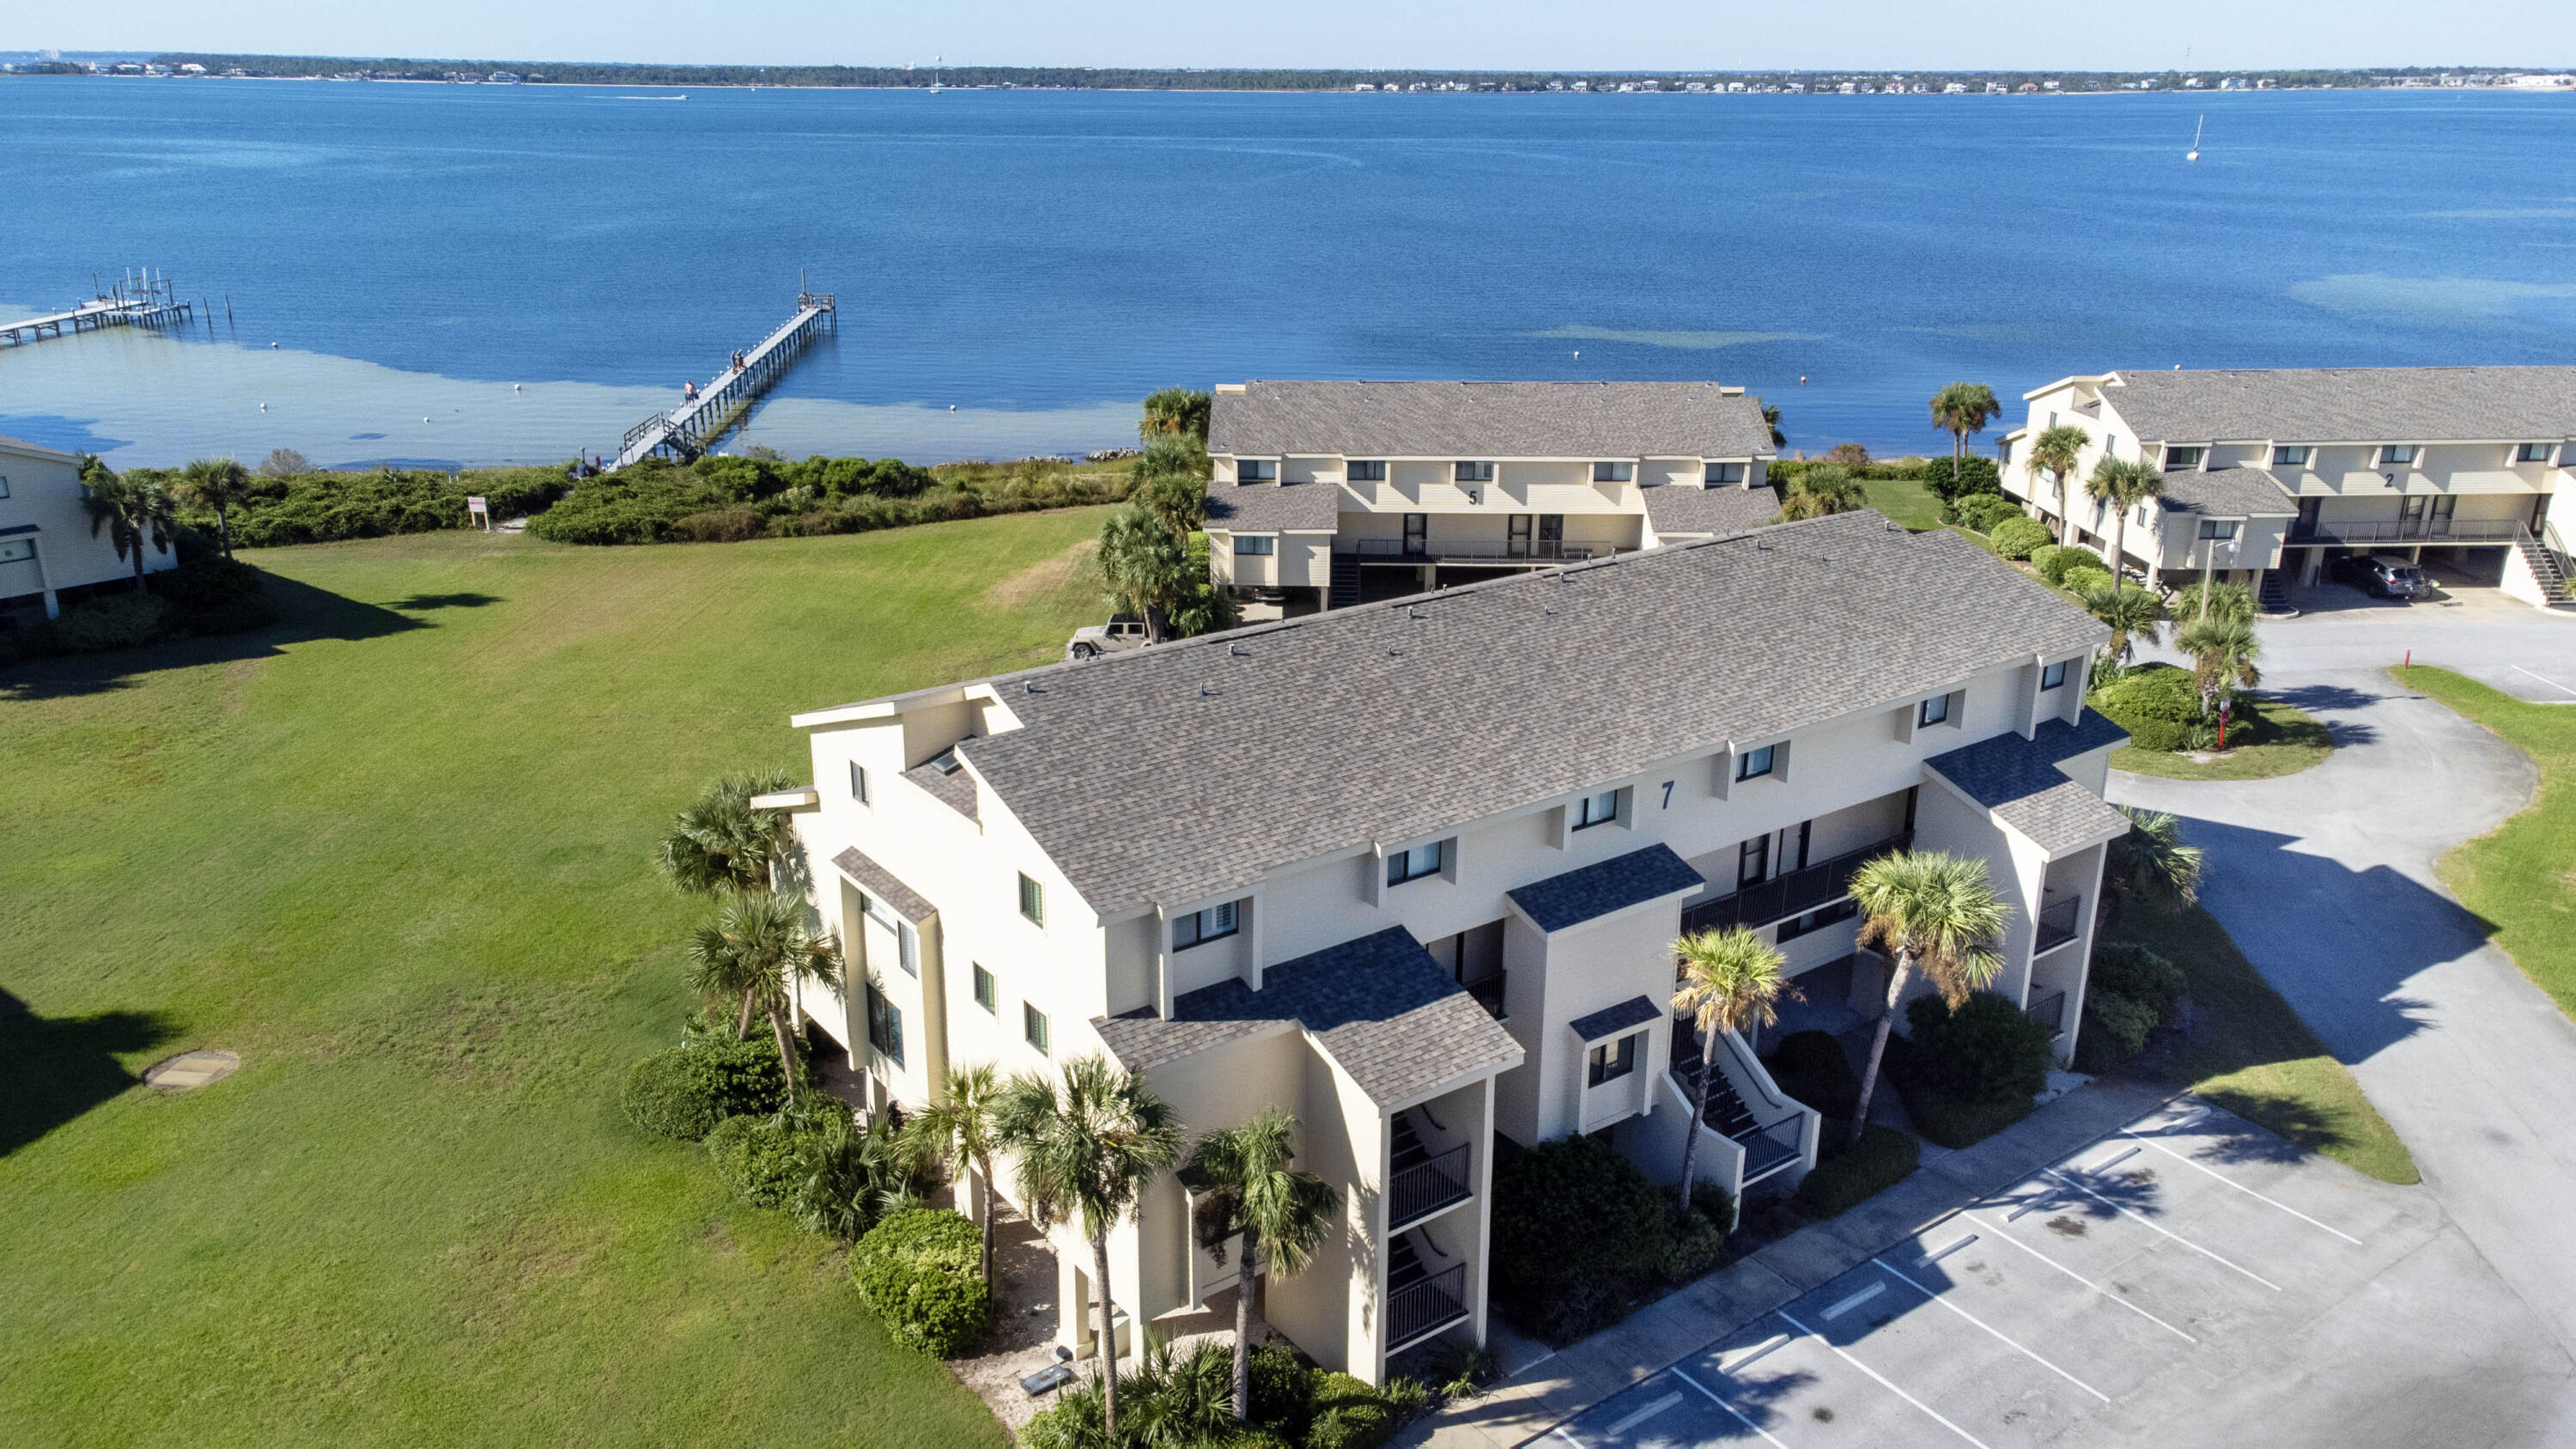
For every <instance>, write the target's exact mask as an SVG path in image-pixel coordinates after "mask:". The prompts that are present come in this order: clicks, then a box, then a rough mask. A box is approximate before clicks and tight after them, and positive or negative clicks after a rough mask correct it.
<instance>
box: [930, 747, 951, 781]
mask: <svg viewBox="0 0 2576 1449" xmlns="http://www.w3.org/2000/svg"><path fill="white" fill-rule="evenodd" d="M930 768H932V769H934V770H937V771H938V772H939V773H941V774H943V775H954V774H956V773H957V747H956V746H955V745H950V746H949V747H948V748H946V749H944V750H941V751H940V752H939V753H938V754H935V755H933V756H931V757H930Z"/></svg>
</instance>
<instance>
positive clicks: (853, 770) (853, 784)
mask: <svg viewBox="0 0 2576 1449" xmlns="http://www.w3.org/2000/svg"><path fill="white" fill-rule="evenodd" d="M850 798H851V799H853V800H856V801H858V802H859V803H860V804H862V805H865V804H867V803H868V767H867V766H865V765H862V764H860V763H859V762H858V761H856V760H852V761H850Z"/></svg>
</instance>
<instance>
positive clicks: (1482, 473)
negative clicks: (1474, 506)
mask: <svg viewBox="0 0 2576 1449" xmlns="http://www.w3.org/2000/svg"><path fill="white" fill-rule="evenodd" d="M1455 476H1456V479H1457V481H1458V482H1461V483H1491V482H1493V481H1494V465H1493V464H1491V463H1468V462H1461V463H1459V464H1458V467H1457V470H1456V474H1455Z"/></svg>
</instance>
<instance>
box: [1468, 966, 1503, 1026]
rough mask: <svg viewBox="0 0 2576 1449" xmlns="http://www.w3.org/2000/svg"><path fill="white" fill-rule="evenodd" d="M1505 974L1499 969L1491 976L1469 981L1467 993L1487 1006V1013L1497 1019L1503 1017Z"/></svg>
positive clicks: (1484, 1006) (1481, 1004)
mask: <svg viewBox="0 0 2576 1449" xmlns="http://www.w3.org/2000/svg"><path fill="white" fill-rule="evenodd" d="M1503 974H1504V973H1503V972H1501V971H1500V970H1497V971H1495V972H1494V973H1493V974H1492V975H1490V976H1486V977H1482V978H1480V979H1478V980H1475V981H1470V982H1468V983H1467V994H1468V995H1469V996H1472V997H1474V998H1476V1004H1477V1005H1479V1006H1482V1007H1483V1008H1485V1014H1486V1015H1487V1016H1490V1017H1492V1018H1493V1019H1494V1020H1496V1021H1501V1020H1502V1019H1503Z"/></svg>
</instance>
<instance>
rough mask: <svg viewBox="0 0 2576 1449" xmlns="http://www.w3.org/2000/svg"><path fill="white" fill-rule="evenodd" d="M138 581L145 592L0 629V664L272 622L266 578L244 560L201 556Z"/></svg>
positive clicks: (184, 553)
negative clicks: (141, 583)
mask: <svg viewBox="0 0 2576 1449" xmlns="http://www.w3.org/2000/svg"><path fill="white" fill-rule="evenodd" d="M190 552H191V550H186V549H182V550H180V553H181V557H182V559H183V562H181V563H180V564H179V566H178V567H176V568H168V569H163V570H162V571H160V572H159V573H155V574H147V575H145V576H144V586H145V588H146V589H147V590H148V592H146V593H141V594H134V593H126V592H123V591H118V592H113V593H106V594H100V595H98V596H97V597H95V598H90V599H85V600H82V601H81V602H79V603H74V604H66V605H64V606H63V613H62V617H61V618H59V619H46V620H40V621H38V622H36V623H33V624H29V625H26V626H24V627H21V628H16V629H10V630H7V631H5V632H0V665H7V664H14V663H16V662H17V661H19V660H21V659H41V658H46V657H48V656H52V655H57V654H97V653H103V652H105V651H107V650H110V649H131V648H134V647H135V646H137V645H141V644H151V643H155V642H158V641H160V640H163V639H185V638H189V637H192V636H200V635H211V634H238V633H241V632H243V631H244V630H249V629H258V628H263V627H265V626H267V625H269V624H274V623H276V622H277V615H278V609H277V601H276V600H275V599H272V598H270V597H269V596H268V588H267V583H266V580H267V578H268V576H267V575H266V574H263V573H261V572H260V571H259V570H258V569H255V568H253V567H251V566H250V565H249V564H246V563H238V562H235V561H234V560H231V559H227V558H221V557H216V556H213V555H206V556H201V557H189V556H188V555H189V553H190Z"/></svg>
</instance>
